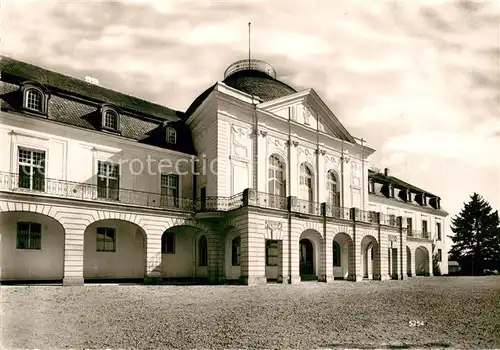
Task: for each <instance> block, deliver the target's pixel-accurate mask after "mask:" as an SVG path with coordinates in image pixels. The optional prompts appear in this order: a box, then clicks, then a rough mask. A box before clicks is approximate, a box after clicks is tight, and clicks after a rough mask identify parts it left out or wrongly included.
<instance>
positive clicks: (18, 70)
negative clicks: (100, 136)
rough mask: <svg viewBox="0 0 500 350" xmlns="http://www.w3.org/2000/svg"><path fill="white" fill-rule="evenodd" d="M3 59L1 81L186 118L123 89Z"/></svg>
mask: <svg viewBox="0 0 500 350" xmlns="http://www.w3.org/2000/svg"><path fill="white" fill-rule="evenodd" d="M0 58H1V59H0V71H1V72H2V80H8V81H11V82H13V83H15V84H21V83H23V82H25V81H34V82H37V83H38V84H42V85H43V86H45V87H47V88H49V89H51V90H53V89H56V90H59V91H64V92H68V93H70V94H72V95H76V96H81V97H83V98H86V99H92V100H94V101H98V102H101V103H110V104H113V105H116V106H118V107H121V108H124V109H126V110H130V111H132V112H136V113H141V114H144V115H147V116H153V117H156V118H159V119H162V120H180V119H182V117H183V113H182V112H179V111H175V110H173V109H170V108H168V107H165V106H162V105H159V104H156V103H152V102H148V101H146V100H143V99H140V98H137V97H134V96H130V95H127V94H124V93H122V92H118V91H114V90H111V89H107V88H105V87H102V86H99V85H96V84H91V83H88V82H86V81H84V80H81V79H77V78H73V77H70V76H67V75H64V74H61V73H57V72H54V71H51V70H48V69H45V68H42V67H39V66H35V65H33V64H29V63H26V62H22V61H18V60H15V59H13V58H10V57H6V56H0Z"/></svg>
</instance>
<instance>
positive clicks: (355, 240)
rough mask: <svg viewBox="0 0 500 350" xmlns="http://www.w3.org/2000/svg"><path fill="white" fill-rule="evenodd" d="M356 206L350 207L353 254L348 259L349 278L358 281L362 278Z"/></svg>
mask: <svg viewBox="0 0 500 350" xmlns="http://www.w3.org/2000/svg"><path fill="white" fill-rule="evenodd" d="M356 210H357V209H356V208H351V210H350V216H351V220H352V244H353V247H354V254H352V257H351V259H350V261H349V280H350V281H353V282H358V281H361V280H362V279H363V271H362V265H361V239H360V238H359V237H358V234H357V232H356V231H357V225H356Z"/></svg>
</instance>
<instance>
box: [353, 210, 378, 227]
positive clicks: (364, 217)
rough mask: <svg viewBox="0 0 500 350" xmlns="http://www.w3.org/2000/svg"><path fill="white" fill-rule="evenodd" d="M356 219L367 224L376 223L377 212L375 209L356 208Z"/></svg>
mask: <svg viewBox="0 0 500 350" xmlns="http://www.w3.org/2000/svg"><path fill="white" fill-rule="evenodd" d="M356 221H361V222H364V223H368V224H377V223H378V213H377V212H375V211H365V210H356Z"/></svg>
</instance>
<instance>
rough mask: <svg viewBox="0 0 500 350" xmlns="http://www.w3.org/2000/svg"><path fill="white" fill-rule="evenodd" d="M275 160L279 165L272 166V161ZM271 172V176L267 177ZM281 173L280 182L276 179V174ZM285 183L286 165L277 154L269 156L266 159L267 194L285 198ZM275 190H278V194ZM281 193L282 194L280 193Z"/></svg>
mask: <svg viewBox="0 0 500 350" xmlns="http://www.w3.org/2000/svg"><path fill="white" fill-rule="evenodd" d="M274 159H276V160H277V161H278V162H279V164H280V165H281V168H280V166H279V165H277V164H274V162H273V160H274ZM271 171H272V176H269V173H270V172H271ZM280 172H281V174H282V176H281V180H280V179H279V178H278V177H277V174H279V173H280ZM286 185H287V183H286V164H285V162H284V161H283V160H282V159H281V157H280V156H278V155H277V154H271V155H270V156H269V157H268V159H267V193H269V194H271V195H275V196H280V197H286V196H287V195H286V190H287V188H286V187H287V186H286ZM277 189H279V192H280V193H279V194H278V193H276V192H277V191H276V190H277ZM281 192H283V193H281Z"/></svg>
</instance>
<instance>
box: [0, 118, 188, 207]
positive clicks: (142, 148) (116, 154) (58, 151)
mask: <svg viewBox="0 0 500 350" xmlns="http://www.w3.org/2000/svg"><path fill="white" fill-rule="evenodd" d="M0 146H1V147H2V150H3V154H4V155H5V156H4V157H2V158H1V159H0V172H3V173H17V172H18V149H19V147H23V148H27V149H33V150H41V151H45V162H46V163H45V174H46V178H49V179H53V180H64V181H72V182H78V183H85V184H89V185H97V171H98V169H97V164H98V161H104V162H111V163H113V164H121V165H120V171H121V176H120V189H123V190H125V189H131V190H134V191H144V192H149V193H155V194H159V193H160V177H161V176H160V174H161V173H162V172H164V173H176V174H180V179H179V181H180V188H179V192H180V197H186V198H192V171H191V164H192V161H191V159H192V157H191V156H190V155H187V154H182V153H179V152H175V151H171V150H166V149H161V148H158V147H153V146H148V145H144V144H141V143H138V142H133V141H130V140H127V139H124V138H123V137H119V136H114V135H109V134H106V133H103V132H96V131H89V130H85V129H79V128H75V127H71V126H66V125H61V124H57V123H54V122H52V121H50V120H43V119H39V120H37V119H35V118H30V117H26V116H20V115H16V114H10V113H2V116H1V119H0ZM144 197H145V200H146V199H147V198H146V195H144ZM150 200H159V198H154V196H153V197H151V199H150Z"/></svg>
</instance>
